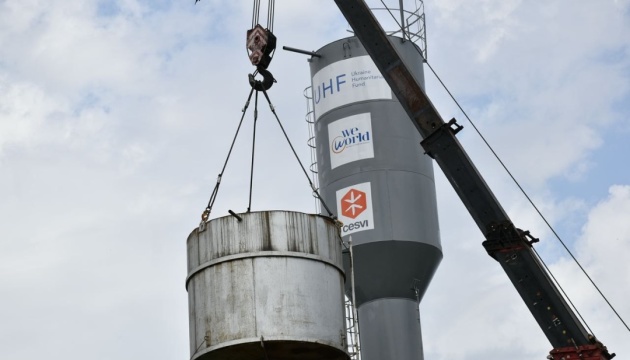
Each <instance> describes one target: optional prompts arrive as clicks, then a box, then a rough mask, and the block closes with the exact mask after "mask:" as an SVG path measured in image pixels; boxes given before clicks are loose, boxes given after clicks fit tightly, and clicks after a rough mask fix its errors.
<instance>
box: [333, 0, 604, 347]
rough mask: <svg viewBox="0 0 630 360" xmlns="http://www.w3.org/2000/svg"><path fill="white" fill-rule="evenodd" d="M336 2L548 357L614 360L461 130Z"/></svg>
mask: <svg viewBox="0 0 630 360" xmlns="http://www.w3.org/2000/svg"><path fill="white" fill-rule="evenodd" d="M335 3H336V4H337V6H338V7H339V9H340V10H341V12H342V14H343V15H344V17H345V18H346V20H347V21H348V23H349V24H350V26H351V27H352V29H353V31H354V34H355V36H357V37H358V38H359V40H360V41H361V43H362V44H363V47H364V48H365V49H366V51H367V52H368V54H369V55H370V57H371V58H372V60H373V61H374V63H375V64H376V66H377V67H378V69H379V70H380V72H381V74H382V75H383V77H384V78H385V80H386V81H387V83H388V84H389V86H390V88H391V89H392V92H393V93H394V94H395V95H396V97H397V98H398V100H399V102H400V104H401V105H402V107H403V108H404V110H405V112H406V113H407V114H408V115H409V117H410V119H411V120H412V122H413V124H414V125H415V127H416V128H417V129H418V131H419V132H420V134H421V135H422V137H423V138H424V140H423V141H422V146H423V148H424V149H425V151H426V153H427V154H428V155H430V156H431V157H432V158H434V159H435V160H436V162H437V163H438V165H439V166H440V168H441V169H442V171H443V172H444V174H445V175H446V177H447V178H448V180H449V182H450V183H451V184H452V185H453V187H454V189H455V191H456V192H457V194H458V196H459V197H460V199H461V200H462V202H463V203H464V205H465V206H466V208H467V209H468V211H469V212H470V214H471V216H472V217H473V219H474V221H475V222H476V223H477V226H478V227H479V229H480V230H481V232H482V233H483V234H484V236H485V237H486V241H485V242H484V244H483V245H484V247H485V248H486V250H487V251H488V253H489V254H490V256H492V257H493V258H494V259H495V260H497V261H498V262H499V263H500V264H501V266H502V268H503V270H504V271H505V272H506V274H507V275H508V277H509V279H510V280H511V282H512V284H513V285H514V287H515V288H516V289H517V291H518V293H519V294H520V296H521V298H522V299H523V301H524V302H525V304H526V305H527V307H528V308H529V310H530V312H531V313H532V315H533V316H534V318H535V319H536V321H537V322H538V324H539V326H540V327H541V329H542V330H543V332H544V333H545V335H546V336H547V339H548V340H549V342H550V343H551V345H552V346H553V347H554V350H552V351H551V353H550V356H551V358H553V359H556V358H558V359H559V358H560V357H557V356H565V355H567V354H570V355H571V354H574V355H577V354H581V355H580V356H583V355H584V354H587V355H588V358H589V359H611V358H612V357H614V354H609V352H608V351H607V349H606V347H605V346H603V345H602V344H601V343H600V342H598V341H597V340H596V339H594V338H593V337H592V336H591V335H589V334H588V333H587V332H586V330H585V329H584V326H583V325H582V323H581V322H580V321H579V320H578V319H577V317H576V315H575V313H574V312H573V310H572V309H571V308H570V307H569V306H568V305H567V304H566V302H565V300H564V298H563V297H562V295H560V293H559V291H558V288H557V287H556V286H555V284H554V283H553V281H552V280H551V278H550V276H549V274H548V273H547V272H546V270H545V269H544V268H543V266H542V264H541V262H540V260H539V259H538V258H537V257H536V254H535V253H534V252H533V250H532V248H531V243H532V241H531V238H528V237H527V236H526V232H523V231H521V230H519V229H517V228H516V227H515V226H514V225H513V224H512V221H511V220H510V219H509V217H508V216H507V214H506V213H505V211H504V210H503V208H502V206H501V204H500V203H499V202H498V201H497V199H496V198H495V196H494V194H493V193H492V191H491V190H490V188H489V187H488V185H487V184H486V182H485V181H484V179H483V177H482V176H481V174H480V173H479V172H478V170H477V168H476V167H475V166H474V164H473V163H472V161H471V160H470V158H469V157H468V155H467V154H466V151H465V150H464V149H463V147H462V146H461V144H460V143H459V141H458V140H457V138H456V137H455V133H456V132H458V131H459V130H461V127H460V126H458V125H456V123H455V122H454V121H451V122H449V123H448V124H447V123H445V122H444V120H443V119H442V118H441V116H440V115H439V113H438V112H437V110H436V109H435V107H434V106H433V104H432V103H431V101H430V100H429V98H428V97H427V96H426V94H425V93H424V91H423V90H422V88H421V87H420V84H419V83H418V82H417V80H416V79H415V78H414V77H413V75H412V74H411V72H410V71H409V69H408V68H407V66H406V65H405V64H404V62H403V60H402V59H401V57H400V55H399V54H398V53H397V51H396V49H395V48H394V47H393V46H392V44H391V43H390V40H389V39H388V37H387V36H386V35H385V33H384V31H383V29H382V28H381V26H380V24H379V23H378V21H377V20H376V18H375V17H374V15H373V14H372V12H371V11H370V9H369V8H368V6H367V5H366V4H365V2H364V1H363V0H335ZM453 126H455V127H453Z"/></svg>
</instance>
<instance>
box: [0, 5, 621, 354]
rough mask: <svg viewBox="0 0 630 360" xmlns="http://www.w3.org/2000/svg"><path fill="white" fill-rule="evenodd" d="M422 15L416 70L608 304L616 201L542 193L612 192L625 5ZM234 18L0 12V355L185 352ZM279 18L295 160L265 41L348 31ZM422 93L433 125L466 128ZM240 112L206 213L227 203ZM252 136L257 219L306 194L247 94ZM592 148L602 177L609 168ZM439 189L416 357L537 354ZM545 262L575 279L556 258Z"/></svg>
mask: <svg viewBox="0 0 630 360" xmlns="http://www.w3.org/2000/svg"><path fill="white" fill-rule="evenodd" d="M426 3H427V4H426V6H427V18H428V19H429V27H428V36H429V60H430V61H431V64H432V65H433V66H434V67H435V68H436V69H437V70H438V71H439V72H440V75H442V77H443V78H444V80H445V81H446V82H447V84H449V86H452V89H451V90H453V91H454V93H455V94H456V96H458V98H461V99H463V101H464V105H465V107H466V108H467V109H471V110H470V112H471V114H472V115H473V117H474V118H475V119H478V120H479V122H480V125H481V127H482V129H483V130H484V132H487V134H488V137H489V138H490V140H491V142H492V143H493V144H494V145H495V146H496V148H497V149H498V150H499V153H500V154H501V155H502V156H504V157H505V159H506V160H507V162H508V166H510V167H511V168H514V170H515V173H516V174H517V177H518V178H519V179H523V181H524V183H525V184H526V185H527V187H528V188H532V189H534V193H533V196H534V198H535V199H536V200H537V202H540V203H541V206H542V208H543V210H544V211H545V212H546V213H547V212H548V213H549V216H550V218H551V219H552V220H553V221H554V222H561V223H563V222H573V221H576V218H579V216H583V215H584V214H586V213H588V214H589V217H588V223H587V225H586V226H585V227H584V235H583V236H582V237H581V238H580V240H579V241H578V242H577V243H576V246H577V247H578V249H579V250H578V254H579V256H580V257H581V258H583V259H584V261H585V264H586V265H587V267H588V268H589V270H591V271H592V274H593V276H594V277H595V278H596V279H597V280H598V282H600V281H601V283H602V286H603V287H605V290H606V291H607V293H610V296H611V299H612V300H614V302H615V303H617V304H624V302H625V299H624V296H625V292H627V289H628V288H630V286H628V284H627V283H623V278H622V277H623V276H625V279H626V281H627V279H628V278H629V277H628V268H627V266H626V265H624V264H625V262H624V259H623V254H624V253H625V252H624V251H622V250H621V249H624V248H625V247H626V245H627V244H628V243H630V242H628V240H629V239H628V236H627V231H626V230H627V229H626V227H627V226H626V225H625V222H624V217H623V214H624V211H625V209H626V208H627V205H628V202H629V200H628V188H627V186H625V185H620V186H618V187H612V188H611V194H610V196H609V197H608V198H607V199H605V200H603V201H602V202H601V203H600V204H598V205H596V206H595V207H594V208H593V209H590V206H592V204H590V203H589V202H588V201H586V200H585V199H583V198H582V197H581V195H580V194H579V193H577V194H569V195H564V194H563V195H559V194H556V193H554V192H553V189H552V188H550V187H549V180H550V179H561V180H562V179H563V178H564V177H571V178H575V177H577V178H578V179H588V178H589V177H590V176H592V175H593V174H592V171H593V169H597V171H603V172H606V173H607V174H608V176H610V178H611V180H610V185H612V184H613V183H618V184H627V183H628V182H627V181H623V180H619V179H616V176H617V174H616V172H615V169H614V168H602V165H601V161H600V160H601V159H599V158H595V157H593V156H592V153H593V151H594V150H595V149H597V148H598V147H599V146H601V144H604V143H605V142H606V131H609V130H610V129H611V128H614V127H620V128H621V127H623V126H626V127H627V125H628V124H627V122H628V119H630V117H629V116H628V109H627V107H624V106H621V108H619V105H618V104H626V103H627V99H628V91H629V88H628V84H629V82H628V74H627V69H628V68H629V66H630V65H629V59H628V52H627V49H628V46H629V41H630V40H628V39H630V36H628V34H629V33H630V32H629V29H628V21H627V15H624V12H627V9H628V1H617V2H615V3H614V4H613V3H606V4H602V3H597V4H596V3H591V2H587V1H579V2H577V3H576V4H573V6H571V7H566V6H561V5H562V3H561V2H559V1H551V2H547V3H545V4H542V5H539V6H531V4H528V3H526V2H521V1H498V0H493V1H490V0H487V1H483V2H480V3H479V2H478V3H473V2H466V1H460V0H458V1H454V0H452V1H438V2H428V1H427V2H426ZM250 5H251V4H250V2H247V1H241V2H225V1H218V0H214V1H212V0H202V1H201V2H199V3H198V4H197V5H194V0H190V1H183V2H175V3H169V2H159V4H158V3H149V2H146V1H132V0H125V1H114V2H107V3H104V2H97V1H87V2H67V1H65V2H64V1H55V0H53V1H46V2H42V1H35V0H22V1H17V0H7V1H3V2H0V199H2V201H1V202H0V219H3V221H2V222H0V229H1V230H2V237H0V270H1V271H0V273H1V274H3V275H0V298H1V299H2V304H3V306H2V309H0V318H2V319H3V325H5V326H4V327H2V329H0V338H1V339H2V343H3V344H6V345H5V347H4V348H3V356H4V357H6V358H10V359H16V360H21V359H31V358H33V357H35V356H38V355H40V354H41V352H42V351H46V354H47V356H48V358H49V359H51V360H56V359H62V358H63V359H75V358H77V359H78V358H79V357H84V356H85V354H86V353H89V354H91V355H90V356H91V357H94V358H96V359H112V358H116V359H131V358H137V357H139V356H141V357H151V358H156V359H172V358H176V357H180V358H181V357H185V356H187V355H188V344H187V342H188V340H187V331H188V330H187V329H188V327H187V325H186V324H187V311H186V308H187V300H186V296H187V295H186V292H185V290H184V286H183V282H184V278H185V275H186V274H185V246H184V240H185V238H186V236H187V235H188V233H189V232H190V230H191V229H192V228H193V227H194V226H196V225H197V223H198V222H199V215H200V213H201V211H202V210H203V208H204V206H205V204H206V201H207V199H208V197H209V195H210V193H211V190H212V187H213V186H214V182H215V180H216V175H217V173H218V172H219V171H220V168H221V166H222V165H223V161H224V159H225V156H226V155H227V148H228V146H229V144H230V141H231V138H232V135H233V132H234V131H235V129H236V124H237V122H238V119H239V117H240V116H241V112H240V111H241V109H242V107H243V104H244V102H245V97H246V95H247V93H248V91H249V88H248V85H247V77H246V76H247V73H249V72H251V71H252V70H253V67H251V65H249V64H248V62H247V58H246V54H245V49H244V39H243V38H244V33H245V30H247V28H248V27H249V26H250V21H251V13H250V11H251V8H250ZM103 6H106V7H107V6H110V8H107V9H104V8H103ZM105 10H107V11H105ZM99 11H100V12H102V13H99ZM99 14H100V15H99ZM276 17H277V19H276V25H275V26H276V27H275V31H276V34H277V35H278V38H279V46H278V47H279V50H278V51H277V53H276V56H275V58H274V62H273V63H272V66H271V71H272V72H273V74H274V75H275V76H276V78H277V79H278V83H277V84H275V85H274V87H273V88H272V89H271V90H270V93H269V94H270V96H271V99H272V101H273V103H274V105H275V107H276V110H277V112H278V115H279V116H280V118H281V120H282V121H283V123H284V125H285V127H286V129H287V131H288V133H289V135H290V136H291V138H292V140H293V141H294V145H295V146H296V148H297V150H298V152H299V153H300V155H301V157H302V159H307V158H309V156H308V149H307V148H306V146H304V142H305V141H306V137H307V130H306V127H305V123H304V120H303V119H304V114H305V106H304V98H303V97H302V90H303V88H304V87H306V86H307V85H308V83H309V75H308V71H309V70H308V63H307V62H306V59H307V58H306V57H305V56H303V55H299V54H294V53H288V52H285V51H283V50H281V46H282V45H288V46H293V47H298V48H303V49H306V50H315V49H317V48H319V47H321V46H323V45H325V44H326V43H327V42H329V41H333V40H336V39H337V38H339V37H344V36H349V35H350V34H349V33H347V32H345V29H346V25H345V23H344V21H343V20H342V18H341V15H340V14H339V12H338V10H337V9H336V7H335V6H334V5H333V4H332V3H330V4H327V5H326V6H323V5H322V2H321V1H316V0H310V1H303V2H297V1H293V2H284V3H278V4H277V9H276ZM427 78H428V79H430V76H427ZM431 81H432V80H428V85H429V89H430V91H431V92H430V93H431V97H432V100H433V101H434V103H435V104H436V105H437V106H438V108H439V109H440V111H441V112H443V114H445V117H449V115H450V116H457V117H458V119H459V121H460V123H464V121H463V119H462V118H461V117H460V116H459V115H457V112H456V111H455V110H454V109H453V106H452V105H450V104H449V103H448V102H447V101H446V99H445V98H444V96H443V95H442V94H440V93H439V92H438V91H437V90H436V88H435V84H434V83H432V82H431ZM252 106H253V105H250V109H249V113H248V116H247V117H246V120H247V123H246V124H245V125H244V128H243V133H242V134H241V137H240V138H239V141H238V142H237V145H236V148H235V152H234V154H233V155H232V160H231V162H230V164H229V166H228V168H227V171H226V173H225V177H224V183H223V185H222V188H221V191H220V193H219V198H218V200H217V204H216V207H215V209H214V213H213V216H219V215H222V214H225V213H226V211H227V209H235V210H244V209H245V207H246V203H247V191H246V190H247V188H248V185H249V156H250V152H249V151H250V148H249V146H250V144H251V143H250V141H251V130H252V129H251V116H252V110H253V108H252ZM449 118H450V117H449ZM258 126H259V128H258V131H259V133H258V139H260V140H258V143H257V146H258V149H259V151H260V152H259V153H258V154H257V164H256V173H255V176H256V179H257V183H256V186H255V189H254V207H255V208H257V209H271V208H285V209H287V208H288V209H296V210H303V211H312V209H313V201H312V198H311V195H310V189H309V188H308V186H307V183H306V180H305V179H303V174H302V173H301V170H300V169H299V168H298V167H297V164H296V163H295V160H294V159H293V156H292V154H290V153H289V149H288V146H287V145H286V144H285V143H284V139H283V137H282V135H281V132H280V130H279V129H278V127H277V124H275V119H274V118H273V117H272V116H271V113H270V112H269V110H268V106H267V104H266V103H265V102H263V101H262V99H261V104H260V108H259V124H258ZM460 134H461V135H458V136H460V138H461V139H462V142H464V143H465V146H466V148H467V149H468V150H469V152H470V154H471V156H472V157H473V160H474V161H475V163H476V164H477V165H478V166H479V168H480V169H481V171H482V173H483V174H484V175H485V176H486V178H487V180H488V182H489V183H490V185H491V187H492V188H493V189H494V190H495V191H496V193H497V196H498V197H499V198H500V199H501V201H502V202H503V204H504V206H505V207H506V209H507V210H508V211H509V212H510V214H512V215H513V217H514V220H515V222H516V223H517V225H519V226H522V227H526V228H529V229H531V230H532V231H534V232H535V235H541V237H542V235H543V234H541V233H544V232H545V231H546V230H545V229H544V228H543V227H542V226H541V225H540V222H539V221H538V220H536V219H535V217H534V216H532V215H531V212H529V210H526V209H525V208H526V205H524V202H523V200H522V199H520V198H518V196H517V195H514V193H513V190H512V188H511V185H509V184H508V183H507V182H506V179H505V176H504V175H501V173H500V172H499V171H498V170H497V168H496V166H495V165H494V163H493V161H492V160H489V157H487V155H486V152H485V150H482V148H481V146H480V145H479V143H478V142H476V140H474V139H473V138H472V136H470V135H471V131H470V127H469V126H467V128H466V131H464V132H463V133H460ZM609 155H610V158H611V159H613V158H615V159H618V160H619V161H618V162H617V163H616V164H617V165H618V164H620V163H622V162H623V160H624V159H623V156H622V154H609ZM619 156H621V158H620V157H619ZM598 166H599V167H598ZM438 171H439V170H438ZM436 172H437V171H436ZM438 178H439V179H442V178H441V177H440V176H438ZM613 179H616V180H613ZM440 181H442V183H441V184H439V185H438V190H439V193H438V196H439V199H440V204H439V207H440V215H441V229H442V234H443V239H442V240H443V243H444V251H445V259H444V262H443V265H442V267H441V268H440V269H439V270H438V274H437V276H436V279H435V281H434V284H433V285H432V286H431V288H430V289H429V291H428V293H427V296H426V298H425V303H424V304H423V314H422V316H423V327H424V336H425V347H426V351H427V354H426V358H435V359H439V358H454V357H456V358H468V359H474V358H484V359H485V358H491V357H497V358H500V357H502V356H501V354H509V355H514V353H515V352H516V353H518V354H520V355H519V356H520V358H523V359H524V358H532V357H534V356H536V357H543V356H544V355H545V354H546V352H547V351H548V350H549V349H548V345H547V344H546V341H545V339H544V337H543V336H542V334H541V333H540V331H539V329H537V326H536V325H535V324H534V322H533V321H532V319H531V317H530V315H529V314H528V313H527V311H526V310H525V307H524V306H523V304H521V302H520V300H519V299H518V296H517V295H516V293H515V292H514V290H513V289H512V288H511V286H510V285H509V284H508V283H507V279H505V278H504V275H503V274H502V273H501V270H500V269H499V267H498V265H497V264H496V263H495V262H494V261H493V260H492V259H491V258H489V257H488V256H487V255H486V254H485V251H484V250H483V248H482V247H481V245H480V243H481V241H482V239H481V234H480V233H479V232H478V229H476V227H475V225H474V224H473V223H472V221H471V220H470V219H469V217H468V215H467V214H466V212H465V210H464V208H463V206H462V205H461V203H460V202H459V200H458V199H457V198H456V197H455V195H454V193H453V192H452V190H450V188H449V187H447V186H449V185H447V184H445V183H444V180H443V179H442V180H440ZM589 210H590V211H589ZM625 213H627V211H625ZM576 214H580V215H579V216H578V215H576ZM521 224H523V225H521ZM536 232H537V233H536ZM602 239H605V241H604V240H602ZM543 240H544V239H543ZM548 253H550V254H553V255H555V254H556V252H554V251H553V250H549V252H548ZM545 254H547V252H546V253H545ZM551 263H552V264H553V267H554V269H557V271H558V272H559V275H562V276H563V277H565V278H566V279H569V280H571V279H573V278H574V276H575V271H574V270H572V269H571V268H570V267H569V266H568V265H567V264H566V263H565V260H556V259H553V260H552V261H551ZM5 274H8V275H5ZM565 282H566V281H565ZM569 283H571V281H569ZM573 283H574V284H575V285H580V286H582V284H583V281H582V280H580V281H579V282H576V281H573ZM569 287H570V286H569ZM575 289H576V290H573V291H575V293H576V294H577V295H579V296H576V298H579V299H581V300H579V301H580V303H581V304H583V305H585V306H586V309H587V310H586V311H585V312H586V314H587V315H593V314H594V315H593V316H589V317H595V319H594V322H595V324H596V325H597V328H600V329H602V330H600V331H601V333H600V331H598V333H597V334H598V336H600V337H601V339H602V340H603V341H605V342H606V343H607V344H609V346H610V348H611V349H612V350H613V351H617V352H618V353H619V354H620V356H622V354H624V353H628V352H629V351H628V350H626V349H627V346H626V345H625V343H624V342H623V340H619V339H620V337H618V336H617V335H616V334H617V333H620V332H621V331H618V328H614V327H613V328H610V329H612V330H609V328H608V327H607V326H608V325H607V324H609V323H612V322H613V321H614V320H611V316H610V314H608V313H606V312H604V311H603V310H601V308H602V306H601V304H600V303H598V302H597V301H598V300H596V297H595V296H594V295H593V294H591V293H588V292H584V291H581V290H580V288H579V287H576V288H575ZM568 290H572V289H569V288H568ZM621 310H622V311H623V314H625V316H626V317H627V316H630V315H629V314H628V309H627V308H623V307H622V308H621ZM600 324H604V325H603V326H599V325H600ZM594 327H595V326H594ZM615 331H616V332H615ZM611 333H612V335H611ZM42 334H44V335H42ZM621 339H623V338H621ZM609 342H610V343H609ZM626 342H627V341H626ZM613 345H614V346H613ZM517 358H518V357H517Z"/></svg>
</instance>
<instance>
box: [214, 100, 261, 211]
mask: <svg viewBox="0 0 630 360" xmlns="http://www.w3.org/2000/svg"><path fill="white" fill-rule="evenodd" d="M253 93H254V88H252V89H251V90H250V92H249V95H248V96H247V101H245V106H243V110H242V112H243V115H241V120H240V121H239V123H238V127H237V128H236V134H234V138H233V139H232V144H231V145H230V150H229V151H228V154H227V157H226V159H225V162H224V163H223V168H222V169H221V172H220V173H219V176H218V177H217V183H216V184H215V185H214V190H212V194H211V195H210V200H208V205H207V206H206V209H205V211H204V212H203V215H202V219H203V220H205V219H207V218H208V217H209V216H210V213H211V212H212V207H213V206H214V202H215V201H216V199H217V194H218V192H219V186H221V180H222V178H223V173H224V172H225V168H226V167H227V164H228V161H229V160H230V156H231V155H232V150H234V143H236V138H237V137H238V133H239V131H240V130H241V126H242V125H243V119H245V114H246V113H247V108H248V107H249V102H250V101H251V99H252V94H253ZM204 217H205V219H204Z"/></svg>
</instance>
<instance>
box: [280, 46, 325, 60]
mask: <svg viewBox="0 0 630 360" xmlns="http://www.w3.org/2000/svg"><path fill="white" fill-rule="evenodd" d="M282 50H286V51H292V52H295V53H298V54H304V55H311V56H314V57H322V56H321V55H319V54H318V53H316V52H315V51H308V50H300V49H296V48H292V47H288V46H283V47H282Z"/></svg>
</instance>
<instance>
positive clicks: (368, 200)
mask: <svg viewBox="0 0 630 360" xmlns="http://www.w3.org/2000/svg"><path fill="white" fill-rule="evenodd" d="M336 195H337V213H338V214H337V217H338V218H339V221H341V222H342V223H343V226H342V227H341V236H346V235H350V234H352V233H355V232H358V231H363V230H370V229H374V212H373V210H372V188H371V186H370V183H369V182H366V183H362V184H357V185H353V186H348V187H347V188H343V189H341V190H337V193H336Z"/></svg>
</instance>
